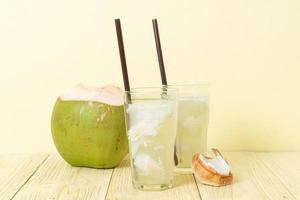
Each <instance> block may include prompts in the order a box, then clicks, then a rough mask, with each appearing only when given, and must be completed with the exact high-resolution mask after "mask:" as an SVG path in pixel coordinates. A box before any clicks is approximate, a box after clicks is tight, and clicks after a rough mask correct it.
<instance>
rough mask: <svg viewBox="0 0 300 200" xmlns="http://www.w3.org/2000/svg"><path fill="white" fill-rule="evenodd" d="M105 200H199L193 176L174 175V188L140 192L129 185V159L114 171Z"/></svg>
mask: <svg viewBox="0 0 300 200" xmlns="http://www.w3.org/2000/svg"><path fill="white" fill-rule="evenodd" d="M106 199H107V200H135V199H136V200H141V199H142V200H148V199H149V200H154V199H159V200H167V199H172V200H177V199H182V200H187V199H188V200H194V199H197V200H199V199H200V196H199V192H198V190H197V186H196V184H195V180H194V177H193V175H186V174H185V175H179V174H175V177H174V188H172V189H169V190H165V191H154V192H152V191H151V192H150V191H147V192H145V191H140V190H137V189H134V188H133V186H132V183H131V171H130V167H129V157H127V158H126V159H124V160H123V161H122V163H121V166H120V167H119V168H116V169H115V170H114V173H113V176H112V179H111V182H110V186H109V189H108V192H107V196H106Z"/></svg>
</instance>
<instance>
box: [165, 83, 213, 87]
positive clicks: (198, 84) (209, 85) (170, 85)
mask: <svg viewBox="0 0 300 200" xmlns="http://www.w3.org/2000/svg"><path fill="white" fill-rule="evenodd" d="M166 86H167V87H171V88H173V87H211V83H210V82H203V83H188V84H168V85H166Z"/></svg>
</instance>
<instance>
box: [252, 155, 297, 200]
mask: <svg viewBox="0 0 300 200" xmlns="http://www.w3.org/2000/svg"><path fill="white" fill-rule="evenodd" d="M257 157H258V158H260V161H261V162H263V163H264V164H265V165H267V166H268V168H269V169H270V170H271V171H272V172H273V173H274V174H275V175H276V176H277V177H278V178H279V180H280V181H281V182H282V183H283V184H284V185H285V188H286V189H287V190H289V191H290V193H291V195H293V196H294V197H295V198H296V199H300V153H299V152H285V153H260V154H257Z"/></svg>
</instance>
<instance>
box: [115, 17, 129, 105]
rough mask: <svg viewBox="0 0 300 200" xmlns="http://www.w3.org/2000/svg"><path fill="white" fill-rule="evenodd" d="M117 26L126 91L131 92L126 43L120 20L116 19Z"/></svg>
mask: <svg viewBox="0 0 300 200" xmlns="http://www.w3.org/2000/svg"><path fill="white" fill-rule="evenodd" d="M115 25H116V32H117V38H118V46H119V54H120V60H121V66H122V74H123V83H124V88H125V91H127V92H129V91H130V85H129V79H128V72H127V64H126V57H125V51H124V43H123V36H122V28H121V22H120V19H115ZM129 100H130V95H129Z"/></svg>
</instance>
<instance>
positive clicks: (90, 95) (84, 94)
mask: <svg viewBox="0 0 300 200" xmlns="http://www.w3.org/2000/svg"><path fill="white" fill-rule="evenodd" d="M60 98H61V99H62V100H63V101H96V102H100V103H105V104H109V105H113V106H121V105H123V92H122V90H121V89H120V88H119V87H115V86H104V87H85V86H84V85H82V84H79V85H77V86H75V87H73V88H70V89H69V90H67V91H66V92H65V93H63V94H62V95H61V96H60Z"/></svg>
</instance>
